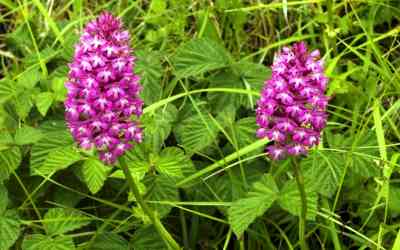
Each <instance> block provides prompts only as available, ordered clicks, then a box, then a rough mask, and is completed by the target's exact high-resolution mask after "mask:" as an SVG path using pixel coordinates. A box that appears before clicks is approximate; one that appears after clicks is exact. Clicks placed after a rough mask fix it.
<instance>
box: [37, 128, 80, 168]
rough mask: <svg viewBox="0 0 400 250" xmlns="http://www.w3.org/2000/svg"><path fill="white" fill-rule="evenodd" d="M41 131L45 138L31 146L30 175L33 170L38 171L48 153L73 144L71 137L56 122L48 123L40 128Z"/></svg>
mask: <svg viewBox="0 0 400 250" xmlns="http://www.w3.org/2000/svg"><path fill="white" fill-rule="evenodd" d="M41 130H42V131H43V132H44V133H45V137H44V138H42V139H41V140H40V141H38V142H37V143H35V144H34V145H33V146H32V150H31V159H30V168H31V173H34V170H35V169H39V168H40V167H41V166H42V165H43V164H44V162H45V161H46V159H47V158H48V155H49V154H50V153H52V152H56V151H57V150H60V149H62V148H63V147H66V146H71V145H72V144H73V140H72V137H71V135H70V134H69V133H68V132H67V131H65V130H64V129H63V128H62V127H60V125H59V124H57V122H48V123H47V124H46V125H45V126H41Z"/></svg>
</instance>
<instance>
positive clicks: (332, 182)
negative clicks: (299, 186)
mask: <svg viewBox="0 0 400 250" xmlns="http://www.w3.org/2000/svg"><path fill="white" fill-rule="evenodd" d="M301 167H302V169H303V170H302V171H303V172H304V173H303V175H304V178H306V179H310V183H312V184H313V187H314V190H315V191H317V192H318V193H320V194H322V195H325V196H327V197H331V196H332V195H333V194H334V193H335V192H336V189H337V187H338V186H339V184H340V180H341V178H342V175H343V174H344V167H345V161H344V160H343V157H341V155H340V154H338V153H336V152H332V151H318V150H315V151H313V152H312V153H311V154H310V155H309V156H308V157H307V158H305V159H304V160H302V162H301Z"/></svg>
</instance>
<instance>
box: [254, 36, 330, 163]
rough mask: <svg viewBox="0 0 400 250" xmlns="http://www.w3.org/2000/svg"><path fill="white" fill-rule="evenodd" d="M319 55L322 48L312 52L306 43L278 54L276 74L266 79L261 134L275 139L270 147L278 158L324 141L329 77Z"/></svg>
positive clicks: (259, 121)
mask: <svg viewBox="0 0 400 250" xmlns="http://www.w3.org/2000/svg"><path fill="white" fill-rule="evenodd" d="M319 57H320V53H319V51H318V50H314V51H311V52H309V51H308V49H307V46H306V44H305V43H304V42H300V43H296V44H294V45H293V46H292V47H284V48H283V49H282V50H281V52H280V53H278V54H277V55H276V56H275V59H274V62H273V64H272V66H271V68H272V77H271V79H269V80H267V81H265V86H264V87H263V89H262V91H261V98H260V99H259V100H258V102H257V109H256V122H257V124H258V126H259V129H258V130H257V133H256V134H257V137H259V138H265V137H267V138H269V139H270V140H272V141H274V144H273V145H270V146H268V147H267V153H268V155H269V156H270V157H271V158H272V159H274V160H278V159H283V158H285V157H286V156H287V155H302V154H306V153H307V151H308V150H309V149H310V147H312V146H315V145H318V143H319V141H320V134H321V130H322V129H323V128H324V127H325V126H326V121H327V114H326V107H327V105H328V97H327V96H325V95H324V92H325V90H326V87H327V84H328V78H327V77H326V76H325V75H324V72H323V71H324V68H323V61H322V60H321V59H319Z"/></svg>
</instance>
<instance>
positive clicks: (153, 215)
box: [119, 157, 181, 249]
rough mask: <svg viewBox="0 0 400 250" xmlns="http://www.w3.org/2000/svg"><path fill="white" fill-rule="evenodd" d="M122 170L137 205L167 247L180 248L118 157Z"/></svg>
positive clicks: (123, 160) (123, 161)
mask: <svg viewBox="0 0 400 250" xmlns="http://www.w3.org/2000/svg"><path fill="white" fill-rule="evenodd" d="M119 162H120V165H121V168H122V171H123V172H124V175H125V178H126V181H127V182H128V185H129V187H130V189H131V191H132V193H133V195H134V196H135V198H136V201H137V202H138V203H139V206H140V207H141V208H142V210H143V212H144V213H145V214H146V215H147V216H148V217H149V218H150V220H151V222H152V223H153V225H154V227H155V228H156V230H157V231H158V233H159V234H160V236H161V237H162V238H163V240H164V241H165V243H166V244H167V245H168V246H169V248H172V249H181V247H180V246H179V245H178V243H176V241H175V240H174V238H172V236H171V235H170V234H169V232H168V231H167V229H165V227H164V226H163V224H162V223H161V221H160V219H159V218H158V216H157V215H156V213H154V211H153V210H152V209H151V208H150V207H149V206H147V204H146V202H145V201H144V200H143V197H142V195H141V194H140V192H139V188H138V187H137V185H136V183H135V180H134V179H133V177H132V175H131V172H130V171H129V168H128V165H127V164H126V161H125V159H124V158H122V157H121V158H120V159H119Z"/></svg>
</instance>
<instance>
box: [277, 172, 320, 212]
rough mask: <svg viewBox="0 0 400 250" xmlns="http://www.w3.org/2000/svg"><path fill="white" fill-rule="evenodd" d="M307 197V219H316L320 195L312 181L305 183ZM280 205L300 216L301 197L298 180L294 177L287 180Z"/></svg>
mask: <svg viewBox="0 0 400 250" xmlns="http://www.w3.org/2000/svg"><path fill="white" fill-rule="evenodd" d="M305 189H306V190H305V191H306V199H307V219H308V220H315V216H316V213H317V206H318V195H317V193H316V192H315V191H314V190H313V188H312V187H311V184H310V183H305ZM280 193H281V195H280V197H279V205H280V206H281V207H282V208H283V209H285V210H287V211H288V212H289V213H291V214H293V215H296V216H300V213H301V204H302V203H301V197H300V192H299V189H298V187H297V183H296V181H294V180H293V179H292V180H290V181H288V182H286V183H285V185H284V186H283V188H282V190H281V192H280Z"/></svg>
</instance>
